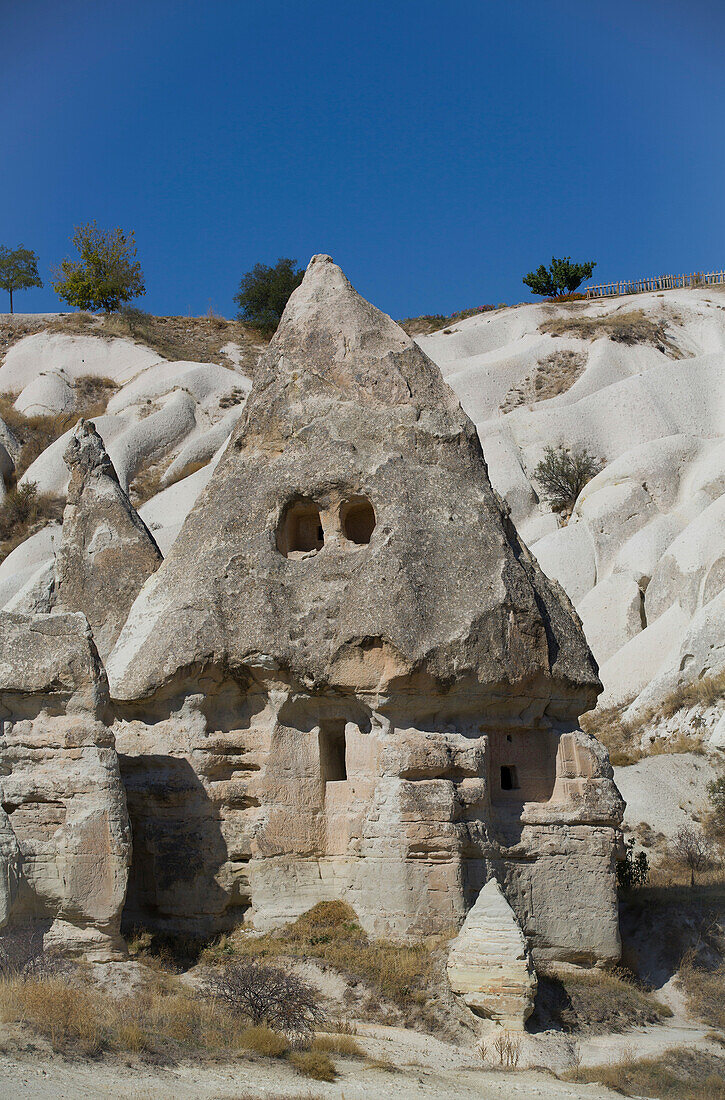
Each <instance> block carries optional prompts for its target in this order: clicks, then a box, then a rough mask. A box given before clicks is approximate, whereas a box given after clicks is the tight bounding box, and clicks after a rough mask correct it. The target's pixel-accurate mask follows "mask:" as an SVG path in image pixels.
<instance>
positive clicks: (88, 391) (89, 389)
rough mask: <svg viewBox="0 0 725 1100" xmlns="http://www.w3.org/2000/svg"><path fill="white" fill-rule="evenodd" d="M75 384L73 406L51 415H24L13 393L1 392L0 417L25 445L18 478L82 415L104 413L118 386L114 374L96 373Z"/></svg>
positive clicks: (17, 466)
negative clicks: (17, 407) (101, 376)
mask: <svg viewBox="0 0 725 1100" xmlns="http://www.w3.org/2000/svg"><path fill="white" fill-rule="evenodd" d="M73 388H74V396H75V406H74V408H73V410H72V411H70V412H62V413H54V414H49V415H47V416H24V415H23V413H21V412H18V410H17V409H15V408H13V402H14V400H15V396H14V395H13V394H0V419H2V420H4V421H5V423H6V424H7V426H8V427H9V428H10V430H11V431H12V433H13V435H15V436H16V437H17V439H18V440H19V442H20V445H21V449H20V454H19V455H18V457H17V460H16V463H15V478H16V480H18V481H19V480H20V478H21V477H22V476H23V474H24V473H25V471H26V470H27V469H29V468H30V466H31V465H32V464H33V462H35V460H36V458H38V456H39V455H41V454H42V453H43V451H44V450H45V449H46V448H47V447H49V446H50V444H51V443H54V442H55V441H56V439H60V437H61V436H62V435H64V434H65V433H66V432H67V431H70V429H71V428H73V427H74V426H75V425H76V424H77V422H78V421H79V420H80V418H81V417H85V418H86V419H92V418H93V417H94V416H102V415H103V413H104V412H105V411H106V407H107V405H108V402H109V400H110V399H111V397H112V395H113V394H114V393H115V391H116V390H117V389H118V387H117V385H116V383H115V382H114V381H113V380H112V379H111V378H94V377H93V376H92V375H83V376H82V377H81V378H78V379H77V380H76V382H75V383H74V386H73Z"/></svg>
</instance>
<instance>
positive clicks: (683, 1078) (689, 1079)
mask: <svg viewBox="0 0 725 1100" xmlns="http://www.w3.org/2000/svg"><path fill="white" fill-rule="evenodd" d="M563 1076H564V1079H565V1080H569V1081H578V1082H581V1083H582V1084H584V1083H586V1084H593V1083H598V1084H601V1085H605V1086H606V1087H607V1088H610V1089H613V1090H614V1091H615V1092H618V1093H621V1094H622V1095H623V1096H637V1097H642V1096H651V1097H658V1098H659V1100H725V1058H722V1057H720V1056H719V1055H716V1054H709V1053H706V1052H705V1051H702V1050H695V1049H691V1048H687V1047H677V1048H675V1049H672V1050H668V1051H667V1052H666V1053H665V1054H663V1055H662V1056H661V1057H659V1058H641V1059H635V1058H634V1057H633V1056H631V1057H627V1058H624V1059H623V1060H622V1061H620V1062H616V1063H612V1064H609V1065H601V1066H592V1067H590V1068H588V1069H582V1068H577V1069H575V1070H572V1071H571V1072H569V1073H566V1074H564V1075H563Z"/></svg>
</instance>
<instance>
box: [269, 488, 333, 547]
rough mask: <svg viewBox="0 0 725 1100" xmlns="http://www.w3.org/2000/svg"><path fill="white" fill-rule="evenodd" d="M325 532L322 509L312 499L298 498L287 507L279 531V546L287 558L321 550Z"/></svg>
mask: <svg viewBox="0 0 725 1100" xmlns="http://www.w3.org/2000/svg"><path fill="white" fill-rule="evenodd" d="M324 544H325V532H324V530H323V527H322V519H321V518H320V509H319V508H318V507H317V505H316V504H315V503H314V502H313V501H311V500H298V501H296V502H295V503H294V504H291V505H290V506H289V508H288V509H287V511H286V513H285V515H284V518H283V519H282V522H281V524H280V527H279V530H278V532H277V548H278V550H279V551H280V553H281V554H284V556H285V557H286V558H288V557H290V556H293V555H297V554H309V553H311V552H312V551H315V550H321V549H322V547H323V546H324Z"/></svg>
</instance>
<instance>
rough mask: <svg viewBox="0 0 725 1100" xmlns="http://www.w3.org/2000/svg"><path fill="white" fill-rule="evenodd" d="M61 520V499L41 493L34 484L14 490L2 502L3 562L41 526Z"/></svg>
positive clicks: (0, 542)
mask: <svg viewBox="0 0 725 1100" xmlns="http://www.w3.org/2000/svg"><path fill="white" fill-rule="evenodd" d="M62 518H63V501H62V500H61V498H60V497H55V496H51V494H50V493H39V492H38V489H37V486H36V484H35V482H29V483H28V484H25V485H21V486H20V487H19V488H14V489H11V490H10V491H9V492H8V493H7V495H6V496H5V499H4V500H3V501H2V503H0V562H1V561H4V560H5V558H6V557H7V556H8V554H10V553H11V552H12V551H13V550H14V549H15V548H16V546H20V543H21V542H25V540H26V539H27V538H28V537H29V536H30V535H33V534H35V532H36V531H39V530H40V529H41V527H45V525H46V524H47V523H51V522H52V521H54V520H61V519H62Z"/></svg>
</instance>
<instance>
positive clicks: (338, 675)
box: [107, 256, 622, 962]
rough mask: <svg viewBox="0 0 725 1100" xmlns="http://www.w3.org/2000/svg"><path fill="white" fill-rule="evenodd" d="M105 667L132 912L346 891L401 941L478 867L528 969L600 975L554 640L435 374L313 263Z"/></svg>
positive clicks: (473, 438) (198, 910)
mask: <svg viewBox="0 0 725 1100" xmlns="http://www.w3.org/2000/svg"><path fill="white" fill-rule="evenodd" d="M107 669H108V675H109V682H110V685H111V694H112V697H113V699H114V707H115V713H116V715H117V720H116V739H117V744H118V747H119V752H120V759H121V767H122V772H123V776H124V782H125V785H126V791H127V797H128V805H129V812H130V815H131V820H132V826H133V835H134V859H133V866H132V872H131V878H130V883H129V899H128V903H127V910H126V912H127V916H128V919H129V920H130V921H134V922H137V923H150V924H153V925H155V926H156V927H159V928H165V929H177V930H178V929H185V930H188V931H194V932H199V931H204V932H207V933H208V932H212V931H214V930H219V929H221V928H224V927H230V926H233V925H234V924H235V923H237V922H238V921H239V920H240V919H241V917H242V916H243V915H244V914H247V915H249V916H251V917H252V918H253V919H254V922H255V925H256V927H258V928H266V927H271V926H273V925H276V924H280V923H282V922H283V921H285V920H286V919H289V918H293V917H295V916H297V915H298V914H299V913H301V912H303V911H304V910H305V909H308V908H309V907H310V906H311V905H313V904H314V903H315V902H318V901H321V900H325V899H336V898H344V899H345V900H346V901H348V902H349V903H350V904H351V905H352V906H353V907H354V908H355V910H356V912H357V913H358V915H359V918H360V920H361V921H362V923H363V925H364V926H365V928H367V929H368V930H370V931H377V932H383V933H387V934H390V933H400V934H405V935H408V934H411V933H416V932H431V931H436V930H441V929H444V928H448V927H450V926H451V924H454V923H455V924H460V923H462V921H463V920H464V918H465V915H466V912H467V910H468V909H469V908H470V905H471V901H472V899H473V898H474V897H475V896H476V894H477V893H478V891H479V889H480V887H481V886H482V885H483V884H484V883H486V882H487V881H488V880H489V879H491V878H492V877H493V876H494V875H495V877H496V878H497V879H498V880H499V881H500V882H501V884H502V889H503V890H504V893H505V895H506V898H507V900H508V902H509V904H510V905H511V906H512V908H513V909H514V911H515V913H516V916H517V918H518V920H519V922H520V923H521V926H522V928H523V931H524V934H525V935H526V936H527V937H528V938H530V939H531V942H532V944H533V945H534V948H535V951H536V953H537V954H538V955H540V956H541V957H542V958H545V959H570V960H572V961H579V962H586V961H587V960H602V959H612V958H616V957H617V956H618V953H619V939H618V931H617V918H616V891H615V886H614V852H615V844H616V840H617V828H618V825H619V822H620V820H621V813H622V802H621V798H620V797H619V795H618V793H617V791H616V788H615V787H614V784H613V782H612V771H611V768H610V766H609V762H608V760H607V758H606V753H604V752H603V751H602V752H599V750H598V747H597V744H596V742H594V740H593V739H592V738H587V737H586V736H585V735H584V734H583V733H581V731H579V730H578V729H577V718H578V715H579V714H580V713H582V712H583V711H584V710H586V709H588V708H589V707H591V706H592V705H593V703H594V701H595V699H596V696H597V693H598V692H599V690H600V684H599V680H598V677H597V670H596V666H595V664H594V661H593V659H592V656H591V654H590V652H589V650H588V648H587V645H586V642H585V639H584V636H583V633H582V630H581V626H580V623H579V621H578V619H577V618H576V616H575V614H574V612H573V610H572V607H571V604H570V603H569V601H568V600H567V598H566V597H565V596H564V594H563V592H562V591H561V589H559V588H558V587H557V586H556V585H553V584H552V583H550V582H549V581H548V580H547V579H546V578H545V577H544V575H543V574H542V572H541V570H540V569H539V567H538V565H537V563H536V562H535V561H534V559H533V558H532V557H531V555H530V554H529V552H528V551H527V550H526V548H525V547H524V546H523V545H522V543H521V542H520V540H519V538H518V536H517V534H516V531H515V530H514V528H513V526H512V524H511V522H510V520H509V518H508V516H507V514H506V511H505V509H504V508H503V506H502V505H501V502H500V501H499V499H498V498H497V497H496V495H495V494H494V492H493V491H492V489H491V485H490V483H489V480H488V475H487V470H486V464H485V461H484V458H483V455H482V453H481V447H480V444H479V441H478V437H477V435H476V431H475V428H474V426H473V424H472V423H471V421H470V420H469V419H468V418H467V417H466V416H465V415H464V413H463V412H462V410H461V408H460V406H459V404H458V402H457V401H456V399H455V398H454V396H453V395H452V393H451V391H450V390H449V389H448V388H447V386H446V385H445V384H444V382H443V380H442V378H441V375H440V372H439V371H438V369H437V367H435V366H434V364H433V363H431V361H430V360H429V359H428V358H427V357H426V356H425V355H424V354H423V353H422V352H421V351H420V349H419V348H418V346H417V345H416V344H415V343H414V342H413V341H412V340H411V339H409V338H408V337H407V336H406V334H405V333H404V332H403V331H402V330H401V329H400V328H399V327H398V326H397V325H396V324H395V323H394V322H393V321H392V320H391V319H390V318H389V317H386V316H385V315H384V314H382V313H380V311H379V310H377V309H375V307H374V306H372V305H370V304H369V303H368V302H366V301H364V299H363V298H361V297H360V295H359V294H357V293H356V291H355V290H353V288H352V287H351V286H350V284H349V282H348V281H347V279H346V278H345V276H344V275H343V273H342V272H341V271H340V269H339V268H338V267H336V265H335V264H334V263H333V262H332V261H331V260H330V258H329V257H328V256H316V257H314V258H313V260H312V261H311V263H310V265H309V267H308V270H307V273H306V275H305V278H304V280H303V282H302V284H301V286H300V287H299V288H298V289H297V290H296V291H295V293H294V294H293V295H292V297H291V298H290V300H289V302H288V304H287V308H286V310H285V313H284V316H283V318H282V321H281V323H280V326H279V329H278V331H277V333H276V335H275V337H274V339H273V340H272V342H271V344H270V345H269V348H268V350H267V351H266V352H265V354H264V355H263V357H262V359H261V361H260V363H259V365H258V368H257V370H256V371H255V376H254V384H253V388H252V391H251V393H250V396H249V398H248V400H247V403H246V405H245V409H244V413H243V415H242V418H241V419H240V421H239V424H238V425H237V428H236V429H235V431H234V433H233V435H232V437H231V440H230V442H229V444H228V446H227V448H226V450H225V452H224V454H223V456H222V457H221V459H220V461H219V463H218V465H217V466H216V468H215V471H214V473H213V475H212V477H211V479H210V481H209V483H208V486H207V488H206V490H205V491H204V492H203V493H202V495H201V496H200V497H199V499H198V500H197V502H196V505H195V506H194V508H193V509H192V511H191V512H190V513H189V516H188V517H187V520H186V522H185V524H184V527H183V529H182V531H181V533H180V534H179V537H178V539H177V540H176V542H175V544H174V546H173V548H172V550H171V552H170V554H169V556H168V558H167V559H166V560H165V561H164V562H163V564H162V565H161V566H160V567H159V568H158V570H156V572H154V573H153V574H152V575H151V576H150V577H149V578H148V579H147V580H146V582H145V584H144V586H143V588H142V589H141V591H140V592H139V594H138V596H137V598H136V600H135V602H134V604H133V607H132V608H131V611H130V613H129V616H128V620H127V622H126V624H125V626H124V628H123V630H122V631H121V634H120V635H119V637H118V639H117V641H116V644H115V646H114V648H113V650H112V652H111V653H110V654H109V656H108V659H107Z"/></svg>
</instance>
